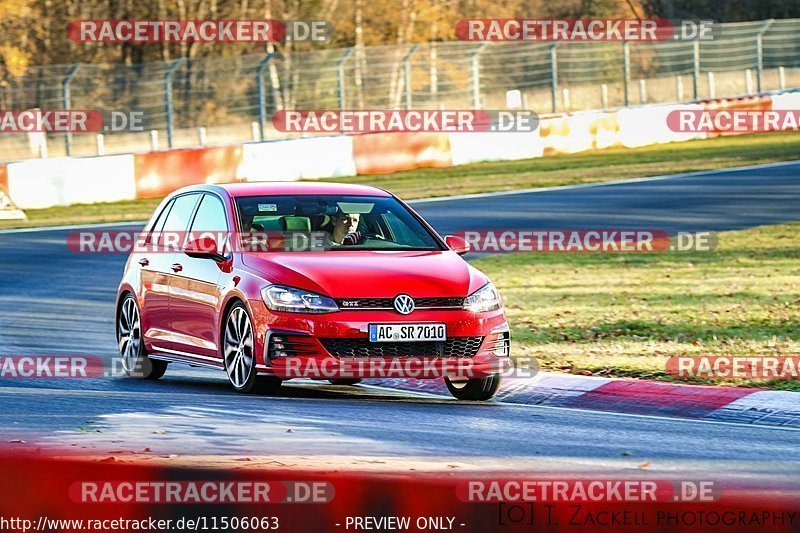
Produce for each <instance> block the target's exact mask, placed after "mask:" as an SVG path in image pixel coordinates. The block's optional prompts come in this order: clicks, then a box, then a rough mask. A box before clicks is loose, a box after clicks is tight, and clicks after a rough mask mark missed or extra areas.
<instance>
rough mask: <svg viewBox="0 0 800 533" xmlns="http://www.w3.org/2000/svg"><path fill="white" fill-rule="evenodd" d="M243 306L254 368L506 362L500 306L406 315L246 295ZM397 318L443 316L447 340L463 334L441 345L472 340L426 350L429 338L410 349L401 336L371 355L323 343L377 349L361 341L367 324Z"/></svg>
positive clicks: (300, 373)
mask: <svg viewBox="0 0 800 533" xmlns="http://www.w3.org/2000/svg"><path fill="white" fill-rule="evenodd" d="M250 306H251V311H252V314H253V319H254V322H255V325H256V331H257V332H258V334H257V336H256V349H257V354H258V361H257V366H256V369H257V371H258V373H259V374H269V375H275V376H278V377H280V378H282V379H291V378H299V377H302V378H311V379H347V378H350V379H352V378H370V377H372V378H376V377H381V378H385V377H393V378H415V379H433V378H438V377H442V376H449V377H467V378H483V377H488V376H491V375H494V374H498V373H502V372H504V371H506V370H507V369H508V368H509V366H510V363H509V358H508V356H509V344H510V333H509V330H508V325H507V324H506V319H505V314H504V312H503V310H502V309H498V310H496V311H491V312H487V313H480V314H475V313H472V312H470V311H465V310H460V309H459V310H419V311H415V312H414V313H412V314H411V315H400V314H398V313H395V312H393V311H385V310H369V311H367V310H343V311H339V312H337V313H329V314H322V315H313V314H295V313H274V312H272V311H270V310H269V309H267V307H266V306H265V305H264V303H263V302H261V301H251V302H250ZM403 322H413V323H419V322H443V323H445V324H446V326H447V336H448V340H449V341H450V340H453V341H461V340H464V341H465V342H460V343H459V342H456V343H450V344H448V345H449V346H451V347H452V346H467V345H469V346H472V347H471V348H470V350H468V351H465V352H464V353H463V354H462V353H449V352H450V351H451V350H449V351H446V352H445V351H443V349H441V348H440V349H439V350H433V349H431V346H430V345H431V344H434V343H418V344H417V346H424V347H425V348H424V349H423V348H421V349H420V352H419V353H414V352H415V350H414V349H409V345H414V344H415V343H403V346H402V348H403V350H401V352H402V354H403V355H402V356H386V355H379V356H372V355H371V353H370V351H365V350H364V349H363V348H362V349H361V350H360V351H352V350H351V351H349V352H347V353H348V355H344V356H343V355H341V353H340V354H338V355H337V354H335V353H332V352H331V350H330V349H329V348H330V346H331V343H330V342H326V341H333V340H353V341H355V344H356V345H359V346H362V347H363V346H367V345H369V346H374V347H375V348H376V350H375V351H376V352H381V353H383V351H382V350H377V348H381V347H383V346H385V345H383V344H382V343H374V344H370V343H368V341H367V339H368V336H369V335H368V330H369V324H373V323H403ZM326 345H327V346H328V348H326ZM476 346H477V347H476ZM398 353H399V352H398ZM276 354H278V355H276ZM354 354H357V355H354Z"/></svg>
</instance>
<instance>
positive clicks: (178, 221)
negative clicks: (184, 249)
mask: <svg viewBox="0 0 800 533" xmlns="http://www.w3.org/2000/svg"><path fill="white" fill-rule="evenodd" d="M199 197H200V195H199V194H186V195H184V196H179V197H178V198H176V199H175V201H174V202H173V205H172V209H170V211H169V215H167V220H166V222H164V227H163V229H162V231H163V235H161V236H160V237H159V239H158V241H159V244H161V245H163V246H169V247H173V248H175V249H178V248H180V247H181V246H182V245H183V237H184V235H183V233H184V232H185V231H187V230H188V228H189V221H190V220H191V218H192V213H194V207H195V205H197V200H198V198H199Z"/></svg>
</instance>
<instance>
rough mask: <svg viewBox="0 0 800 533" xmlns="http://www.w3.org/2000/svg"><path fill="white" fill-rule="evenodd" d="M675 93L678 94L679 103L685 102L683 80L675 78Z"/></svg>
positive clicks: (678, 77)
mask: <svg viewBox="0 0 800 533" xmlns="http://www.w3.org/2000/svg"><path fill="white" fill-rule="evenodd" d="M675 92H677V93H678V102H683V78H681V77H680V76H675Z"/></svg>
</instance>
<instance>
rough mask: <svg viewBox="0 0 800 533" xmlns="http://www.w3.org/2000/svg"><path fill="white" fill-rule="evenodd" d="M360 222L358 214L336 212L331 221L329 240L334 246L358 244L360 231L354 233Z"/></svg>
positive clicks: (360, 235)
mask: <svg viewBox="0 0 800 533" xmlns="http://www.w3.org/2000/svg"><path fill="white" fill-rule="evenodd" d="M360 220H361V215H359V214H358V213H350V214H348V213H344V212H342V211H339V212H337V213H336V214H335V215H333V217H332V219H331V224H332V226H333V230H332V231H331V240H332V241H333V242H335V243H336V244H358V243H359V241H361V238H362V237H363V235H362V234H361V232H360V231H356V229H357V228H358V223H359V221H360Z"/></svg>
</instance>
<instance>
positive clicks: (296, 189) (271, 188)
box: [207, 181, 391, 198]
mask: <svg viewBox="0 0 800 533" xmlns="http://www.w3.org/2000/svg"><path fill="white" fill-rule="evenodd" d="M207 187H208V186H207ZM216 187H220V188H222V189H224V190H226V191H227V192H228V194H229V195H231V196H232V197H234V198H239V197H245V196H262V195H284V194H287V195H292V194H299V195H302V194H344V195H352V196H391V194H389V193H388V192H386V191H384V190H383V189H380V188H378V187H372V186H370V185H357V184H350V183H331V182H287V181H261V182H248V183H226V184H220V185H216Z"/></svg>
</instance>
